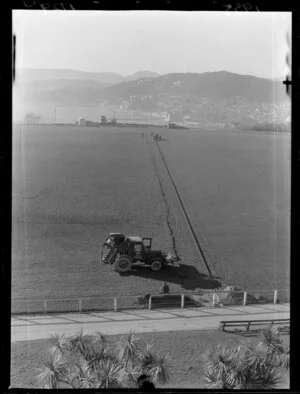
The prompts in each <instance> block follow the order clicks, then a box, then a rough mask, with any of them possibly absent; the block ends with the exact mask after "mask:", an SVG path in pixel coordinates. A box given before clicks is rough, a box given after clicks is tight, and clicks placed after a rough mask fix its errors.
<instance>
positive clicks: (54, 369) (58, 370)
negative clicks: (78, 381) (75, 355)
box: [37, 350, 66, 388]
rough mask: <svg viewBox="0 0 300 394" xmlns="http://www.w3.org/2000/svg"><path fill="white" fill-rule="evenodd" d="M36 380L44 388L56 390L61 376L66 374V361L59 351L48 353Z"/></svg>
mask: <svg viewBox="0 0 300 394" xmlns="http://www.w3.org/2000/svg"><path fill="white" fill-rule="evenodd" d="M38 371H39V374H38V376H37V378H38V380H39V381H40V382H41V383H42V384H43V385H44V387H49V388H58V386H59V382H60V379H61V377H62V376H64V374H65V372H66V360H65V359H64V357H63V355H62V353H61V352H60V351H59V350H56V351H55V352H52V353H50V355H49V356H48V359H47V360H46V361H45V362H44V365H43V366H42V368H39V369H38Z"/></svg>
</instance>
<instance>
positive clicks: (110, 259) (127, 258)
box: [101, 233, 175, 273]
mask: <svg viewBox="0 0 300 394" xmlns="http://www.w3.org/2000/svg"><path fill="white" fill-rule="evenodd" d="M151 246H152V238H142V237H139V236H136V235H130V236H125V235H124V234H121V233H111V234H109V236H108V237H107V239H106V241H105V242H104V244H103V245H102V248H101V262H102V263H103V264H111V265H114V270H115V271H117V272H121V273H124V272H128V271H130V270H131V269H132V267H136V266H144V267H149V268H150V269H151V270H152V271H155V272H157V271H160V270H161V269H162V268H163V267H165V266H167V265H174V261H175V258H174V257H172V255H171V253H168V254H166V253H163V252H162V251H161V250H151Z"/></svg>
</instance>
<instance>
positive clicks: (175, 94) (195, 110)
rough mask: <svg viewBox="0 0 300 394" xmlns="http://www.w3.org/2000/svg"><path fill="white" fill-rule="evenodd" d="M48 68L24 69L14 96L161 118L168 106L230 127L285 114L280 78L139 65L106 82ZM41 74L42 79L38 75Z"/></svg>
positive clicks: (195, 118) (189, 116)
mask: <svg viewBox="0 0 300 394" xmlns="http://www.w3.org/2000/svg"><path fill="white" fill-rule="evenodd" d="M31 71H32V70H31ZM44 71H45V70H44ZM48 71H49V72H47V73H46V74H43V73H37V74H36V75H35V76H34V75H33V74H32V73H31V74H30V73H29V74H28V75H27V77H26V78H27V79H26V83H25V82H23V83H22V84H19V85H18V88H17V89H16V93H15V102H16V101H19V102H20V101H22V102H26V104H27V107H28V105H32V111H33V112H34V108H36V106H37V105H38V106H39V108H41V107H42V106H45V107H46V106H48V107H52V108H53V107H59V106H61V107H84V106H90V107H91V106H95V107H96V106H98V107H99V106H101V108H104V109H105V108H108V109H109V110H111V111H116V113H117V116H118V113H120V114H122V115H120V116H121V117H122V116H123V117H124V116H126V114H130V115H128V116H132V117H149V116H150V117H151V116H152V117H161V118H166V116H167V115H168V114H169V113H170V112H171V113H177V114H178V113H180V116H179V117H180V118H181V119H182V121H183V119H185V121H191V122H201V124H203V125H217V124H218V125H225V126H226V125H227V126H230V127H231V126H237V125H240V124H247V125H255V124H257V123H262V122H263V123H270V124H272V123H273V122H274V121H275V122H280V123H282V122H285V121H286V120H287V119H288V118H289V114H290V103H289V99H288V97H287V96H286V94H285V89H284V85H283V84H282V82H281V81H273V80H268V79H263V78H257V77H254V76H249V75H239V74H233V73H229V72H226V71H220V72H207V73H202V74H197V73H173V74H166V75H161V76H156V74H155V73H151V72H147V71H141V72H137V73H135V74H133V75H132V76H128V77H121V76H119V77H120V78H123V79H122V82H119V83H112V80H113V79H114V78H115V79H114V80H115V81H116V80H117V79H118V78H117V77H116V76H114V74H111V73H99V74H97V76H95V75H92V74H93V73H83V74H82V72H77V71H70V72H69V74H68V78H67V77H66V74H67V71H66V70H55V72H54V70H48ZM76 73H77V74H76ZM78 73H79V74H78ZM42 74H43V75H44V77H45V76H46V77H47V78H48V79H41V75H42ZM104 74H105V75H104ZM62 76H64V78H61V77H62ZM83 76H84V78H83ZM71 77H72V78H71ZM96 77H97V78H98V79H96ZM32 78H36V79H35V80H33V79H32ZM126 78H127V79H130V80H126ZM137 78H139V79H137ZM124 80H125V81H124ZM109 81H110V82H109ZM30 108H31V107H30ZM124 114H125V115H124ZM70 121H73V119H72V120H71V119H70Z"/></svg>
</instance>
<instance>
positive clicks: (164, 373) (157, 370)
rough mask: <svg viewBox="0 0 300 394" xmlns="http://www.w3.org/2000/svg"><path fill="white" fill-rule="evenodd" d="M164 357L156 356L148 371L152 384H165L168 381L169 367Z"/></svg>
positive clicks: (166, 358)
mask: <svg viewBox="0 0 300 394" xmlns="http://www.w3.org/2000/svg"><path fill="white" fill-rule="evenodd" d="M168 361H169V360H168V357H167V356H166V355H162V356H161V355H157V356H156V359H155V363H154V364H153V366H152V367H151V369H150V371H149V375H150V376H151V378H152V380H153V382H154V383H160V384H166V383H168V382H169V380H170V366H169V364H168Z"/></svg>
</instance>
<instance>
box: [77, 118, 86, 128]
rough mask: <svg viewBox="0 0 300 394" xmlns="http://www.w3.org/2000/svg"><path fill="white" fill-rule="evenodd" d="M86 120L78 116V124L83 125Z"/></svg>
mask: <svg viewBox="0 0 300 394" xmlns="http://www.w3.org/2000/svg"><path fill="white" fill-rule="evenodd" d="M85 124H86V122H85V119H84V118H79V119H78V126H85Z"/></svg>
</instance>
